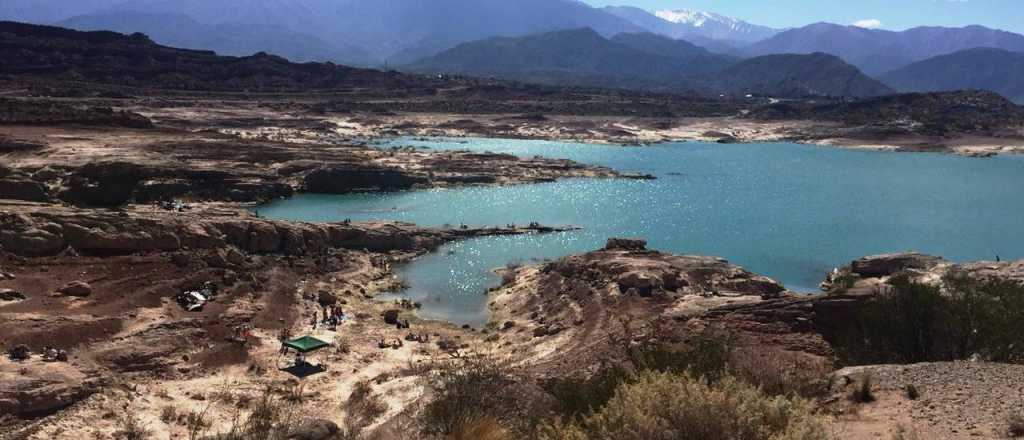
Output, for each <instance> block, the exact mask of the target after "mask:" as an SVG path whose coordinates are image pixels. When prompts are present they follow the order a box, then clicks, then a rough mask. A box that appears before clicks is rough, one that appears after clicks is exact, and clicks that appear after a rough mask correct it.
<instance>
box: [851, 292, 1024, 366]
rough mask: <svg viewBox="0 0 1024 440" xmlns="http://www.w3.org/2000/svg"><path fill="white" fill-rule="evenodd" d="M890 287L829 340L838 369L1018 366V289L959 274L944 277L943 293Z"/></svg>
mask: <svg viewBox="0 0 1024 440" xmlns="http://www.w3.org/2000/svg"><path fill="white" fill-rule="evenodd" d="M890 284H891V285H892V289H890V291H888V292H884V293H880V294H879V295H878V296H877V297H876V298H874V299H873V300H871V301H870V302H869V303H868V304H866V305H865V306H864V307H862V308H861V310H860V311H859V312H858V314H857V317H856V322H855V325H852V326H848V327H847V328H845V329H844V331H843V332H842V333H840V334H837V335H835V336H834V337H833V338H832V339H833V340H832V341H831V342H832V343H833V346H835V347H836V349H837V352H838V353H839V355H840V358H841V360H842V361H843V362H844V363H846V364H877V363H916V362H937V361H951V360H960V359H968V358H971V357H974V356H978V357H980V358H982V359H985V360H989V361H993V362H1021V361H1024V344H1022V343H1021V340H1022V338H1021V336H1020V335H1022V334H1024V321H1022V320H1021V319H1019V317H1020V316H1024V287H1022V286H1021V285H1020V284H1017V283H1015V282H1010V281H1002V280H977V279H972V278H969V277H967V276H964V275H962V274H952V275H950V276H947V277H946V278H945V279H944V283H943V284H944V288H942V287H939V286H933V285H928V284H921V283H916V282H913V281H910V280H908V279H907V278H902V277H900V278H896V279H893V280H892V281H890Z"/></svg>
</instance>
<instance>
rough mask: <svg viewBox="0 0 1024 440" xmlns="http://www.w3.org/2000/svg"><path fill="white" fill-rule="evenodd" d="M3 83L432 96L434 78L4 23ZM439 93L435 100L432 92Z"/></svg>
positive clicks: (0, 36) (0, 49)
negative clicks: (364, 89) (370, 91)
mask: <svg viewBox="0 0 1024 440" xmlns="http://www.w3.org/2000/svg"><path fill="white" fill-rule="evenodd" d="M0 60H3V61H4V62H3V63H0V76H3V77H5V78H8V79H11V78H20V79H24V80H26V81H29V82H45V81H48V80H57V81H83V82H90V83H100V84H113V85H117V86H122V87H138V88H146V89H174V90H231V91H239V90H242V91H292V90H316V89H334V90H337V89H354V88H361V87H367V86H373V87H374V88H376V89H380V90H394V91H396V92H397V91H401V90H428V91H430V90H432V89H433V87H435V84H434V83H432V82H431V80H430V79H429V78H423V77H416V76H410V75H404V74H401V73H397V72H381V71H379V70H373V69H360V68H353V67H347V66H339V65H335V64H330V63H303V64H298V63H293V62H290V61H288V60H286V59H284V58H281V57H278V56H274V55H269V54H266V53H263V52H260V53H257V54H255V55H252V56H246V57H231V56H221V55H217V54H215V53H214V52H210V51H199V50H189V49H178V48H172V47H167V46H162V45H158V44H156V43H154V42H153V41H152V40H150V39H149V37H147V36H146V35H144V34H139V33H136V34H131V35H125V34H119V33H116V32H110V31H96V32H83V31H76V30H70V29H65V28H59V27H52V26H39V25H32V24H25V23H16V22H0ZM431 93H432V92H431Z"/></svg>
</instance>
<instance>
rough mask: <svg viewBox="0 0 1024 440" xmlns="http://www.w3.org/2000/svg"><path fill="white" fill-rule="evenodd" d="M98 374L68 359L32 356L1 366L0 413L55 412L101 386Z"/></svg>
mask: <svg viewBox="0 0 1024 440" xmlns="http://www.w3.org/2000/svg"><path fill="white" fill-rule="evenodd" d="M98 385H99V379H98V377H97V376H96V375H95V374H93V373H90V372H88V371H82V370H79V369H76V368H74V367H72V366H70V365H69V364H66V363H43V362H41V361H38V360H29V361H24V362H19V363H11V364H8V366H7V367H0V414H13V415H15V416H20V417H38V416H45V415H49V414H52V413H54V412H56V411H58V410H61V409H63V408H65V407H67V406H70V405H72V404H74V403H75V402H78V401H80V400H82V399H84V398H86V397H88V396H90V395H91V394H93V393H95V392H96V391H97V390H98Z"/></svg>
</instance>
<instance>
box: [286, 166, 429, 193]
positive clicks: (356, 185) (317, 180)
mask: <svg viewBox="0 0 1024 440" xmlns="http://www.w3.org/2000/svg"><path fill="white" fill-rule="evenodd" d="M427 181H428V180H427V179H426V178H425V177H420V176H415V175H410V174H409V173H406V172H403V171H401V170H399V169H395V168H382V167H364V166H347V167H341V166H332V167H323V168H318V169H316V170H314V171H312V172H310V173H309V174H307V175H306V177H305V181H304V182H305V184H304V186H305V190H306V192H311V193H322V194H345V193H349V192H353V191H360V190H361V191H371V190H373V191H396V190H403V189H410V188H412V187H413V186H415V185H418V184H424V183H426V182H427Z"/></svg>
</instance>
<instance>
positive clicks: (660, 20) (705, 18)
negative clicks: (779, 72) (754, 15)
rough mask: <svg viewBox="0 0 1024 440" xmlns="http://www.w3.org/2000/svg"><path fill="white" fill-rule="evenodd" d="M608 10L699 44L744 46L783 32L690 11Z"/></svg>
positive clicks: (622, 7)
mask: <svg viewBox="0 0 1024 440" xmlns="http://www.w3.org/2000/svg"><path fill="white" fill-rule="evenodd" d="M604 10H605V11H607V12H609V13H611V14H614V15H618V16H619V17H622V18H625V19H627V20H629V21H632V22H633V23H635V24H637V25H639V26H643V27H644V28H646V29H647V30H649V31H651V32H654V33H657V34H662V35H666V36H669V37H672V38H683V39H687V40H690V41H692V42H695V43H698V44H705V45H706V44H707V43H706V42H708V41H710V40H714V41H717V42H719V43H729V44H731V45H733V46H742V45H747V44H751V43H755V42H758V41H761V40H764V39H767V38H770V37H772V36H774V35H775V34H777V33H779V32H780V31H779V30H777V29H772V28H769V27H766V26H759V25H755V24H750V23H747V22H745V21H743V20H738V19H735V18H732V17H726V16H724V15H720V14H715V13H712V12H701V11H693V10H689V9H679V10H674V11H673V10H660V11H655V12H653V13H652V12H650V11H647V10H644V9H640V8H635V7H632V6H608V7H606V8H604Z"/></svg>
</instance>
